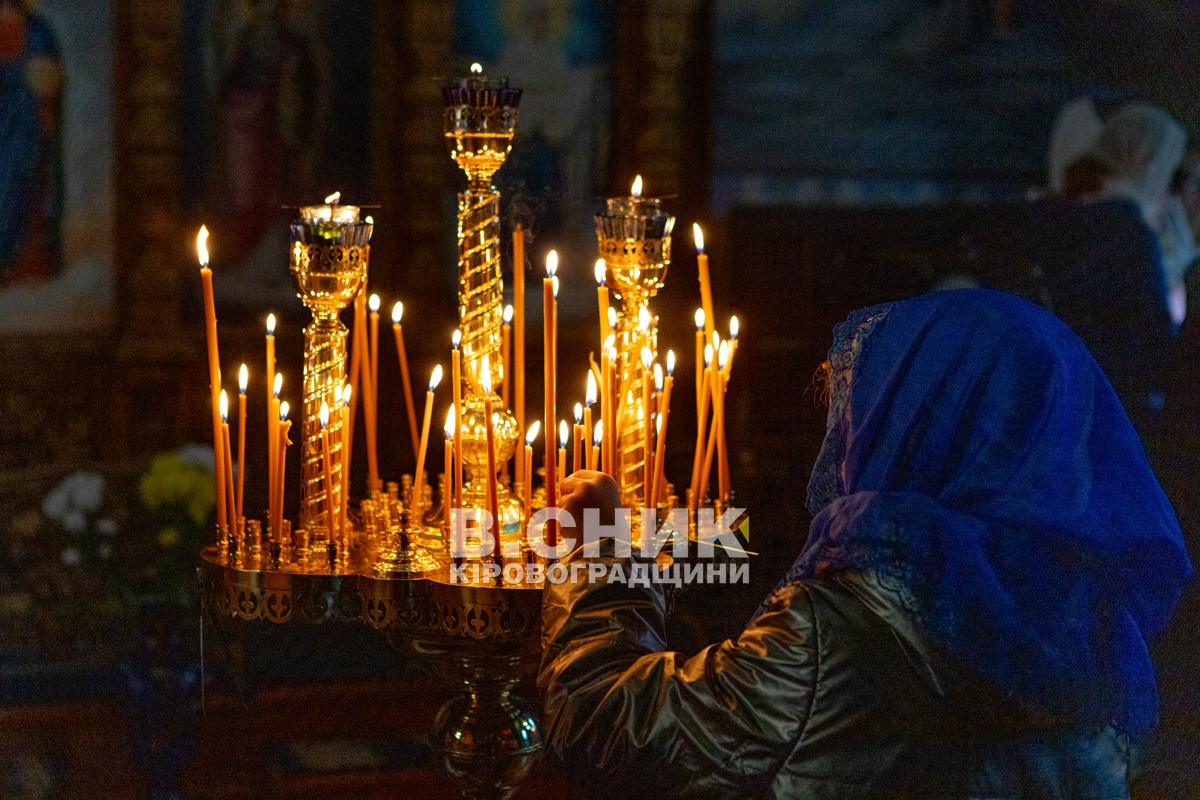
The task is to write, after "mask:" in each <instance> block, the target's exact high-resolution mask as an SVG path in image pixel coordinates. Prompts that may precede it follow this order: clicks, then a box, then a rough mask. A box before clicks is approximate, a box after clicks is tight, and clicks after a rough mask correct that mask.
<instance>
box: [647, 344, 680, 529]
mask: <svg viewBox="0 0 1200 800" xmlns="http://www.w3.org/2000/svg"><path fill="white" fill-rule="evenodd" d="M660 377H661V373H660V372H659V370H658V365H657V364H655V365H654V382H655V384H659V379H660ZM660 385H661V386H662V397H661V399H660V400H659V401H658V424H659V429H658V446H657V447H656V448H655V452H654V492H653V495H652V499H653V502H654V504H653V505H652V506H651V508H658V507H659V505H661V504H662V502H663V500H665V499H666V498H664V497H660V496H659V492H660V491H662V487H663V486H665V484H666V481H665V478H664V476H663V469H664V468H665V466H666V461H667V425H668V424H669V422H670V419H671V416H670V415H671V388H672V387H673V386H674V385H675V351H674V350H668V351H667V378H666V380H665V381H663V382H662V383H661V384H660Z"/></svg>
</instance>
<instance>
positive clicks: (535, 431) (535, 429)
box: [525, 420, 542, 445]
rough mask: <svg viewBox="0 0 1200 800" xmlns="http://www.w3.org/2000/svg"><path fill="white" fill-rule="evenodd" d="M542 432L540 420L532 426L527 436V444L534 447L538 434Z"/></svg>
mask: <svg viewBox="0 0 1200 800" xmlns="http://www.w3.org/2000/svg"><path fill="white" fill-rule="evenodd" d="M541 430H542V423H541V421H540V420H538V421H535V422H534V423H533V424H532V425H530V426H529V432H528V433H526V434H525V444H528V445H532V444H533V440H534V439H536V438H537V437H538V433H539V432H540V431H541Z"/></svg>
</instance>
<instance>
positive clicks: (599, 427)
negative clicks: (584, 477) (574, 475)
mask: <svg viewBox="0 0 1200 800" xmlns="http://www.w3.org/2000/svg"><path fill="white" fill-rule="evenodd" d="M603 441H604V420H600V421H599V422H597V423H596V427H595V428H594V429H593V430H592V447H591V450H590V451H589V452H588V462H589V463H590V464H593V465H594V464H597V463H599V461H600V446H601V444H602V443H603ZM588 469H595V467H594V466H591V467H588Z"/></svg>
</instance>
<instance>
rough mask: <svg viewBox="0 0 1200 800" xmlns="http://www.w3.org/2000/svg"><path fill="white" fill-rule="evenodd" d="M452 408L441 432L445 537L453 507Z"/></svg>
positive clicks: (447, 413)
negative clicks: (444, 437) (443, 437)
mask: <svg viewBox="0 0 1200 800" xmlns="http://www.w3.org/2000/svg"><path fill="white" fill-rule="evenodd" d="M455 430H456V429H455V427H454V406H453V405H451V406H450V407H449V408H448V409H446V422H445V424H443V425H442V432H443V433H445V434H446V441H445V444H444V445H443V449H442V465H443V466H442V472H443V474H445V476H446V479H445V480H444V481H443V482H442V516H443V519H442V522H443V523H444V524H445V526H446V531H447V535H449V531H450V509H451V508H452V507H453V506H454V498H453V496H452V495H453V494H454V482H453V480H452V479H451V470H452V469H453V467H454V431H455Z"/></svg>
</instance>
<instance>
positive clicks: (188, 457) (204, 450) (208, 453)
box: [175, 444, 216, 474]
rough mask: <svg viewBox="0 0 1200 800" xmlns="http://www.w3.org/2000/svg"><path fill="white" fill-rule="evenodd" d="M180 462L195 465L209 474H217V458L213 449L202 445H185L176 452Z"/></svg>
mask: <svg viewBox="0 0 1200 800" xmlns="http://www.w3.org/2000/svg"><path fill="white" fill-rule="evenodd" d="M175 452H176V454H177V455H178V456H179V460H180V461H182V462H183V463H185V464H195V465H196V466H197V467H200V468H201V469H203V470H206V471H207V472H208V473H209V474H212V473H215V472H216V466H215V465H216V458H215V457H214V456H213V449H212V448H211V447H207V446H205V445H202V444H185V445H184V446H183V447H181V448H179V449H178V450H176V451H175Z"/></svg>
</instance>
